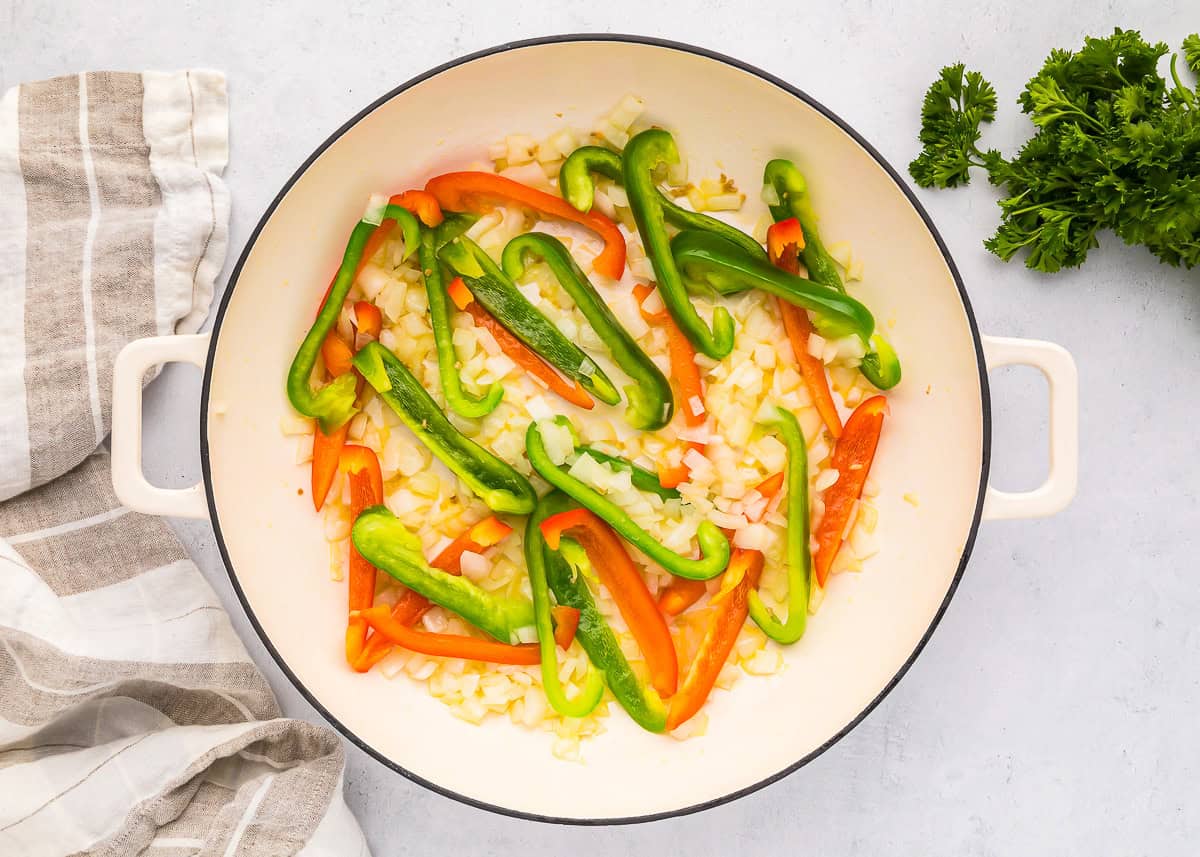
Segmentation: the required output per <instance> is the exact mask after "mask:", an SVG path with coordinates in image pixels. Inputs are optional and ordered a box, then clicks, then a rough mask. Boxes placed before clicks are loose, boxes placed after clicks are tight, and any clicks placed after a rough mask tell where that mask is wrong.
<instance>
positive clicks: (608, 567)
mask: <svg viewBox="0 0 1200 857" xmlns="http://www.w3.org/2000/svg"><path fill="white" fill-rule="evenodd" d="M541 530H542V535H543V536H544V537H545V539H546V544H547V545H549V546H550V549H551V550H557V549H558V546H559V543H560V540H561V539H562V537H563V536H566V537H568V538H571V539H574V540H575V541H577V542H579V544H580V546H581V547H582V548H583V549H584V551H585V552H586V553H587V555H588V558H589V559H590V560H591V561H592V567H593V568H594V569H595V570H596V574H597V576H598V577H599V578H600V583H601V584H603V586H604V587H605V588H606V589H607V590H608V591H609V592H610V593H611V594H612V597H613V600H614V601H616V603H617V609H618V610H620V611H621V616H622V617H623V618H624V619H625V622H626V624H628V625H629V630H630V632H632V634H633V637H634V639H635V640H637V643H638V646H640V647H641V650H642V655H643V656H644V657H645V659H646V666H647V668H648V669H649V671H650V684H651V685H653V687H654V689H655V690H657V691H658V692H659V693H660V694H661V695H662V696H670V695H671V694H673V693H674V692H675V687H676V685H677V684H678V681H679V661H678V658H677V657H676V655H675V644H674V642H673V641H672V640H671V632H670V631H668V630H667V623H666V621H665V620H664V619H663V615H662V613H660V612H659V611H658V605H657V604H655V603H654V596H653V595H651V594H650V590H649V589H647V588H646V581H645V580H643V579H642V573H641V572H640V571H639V570H638V567H637V566H636V565H634V563H633V560H632V559H630V557H629V553H628V552H627V551H626V550H625V546H624V545H623V544H622V543H621V539H620V537H619V536H617V534H616V533H615V532H613V530H612V528H611V527H609V526H608V524H606V523H604V521H602V520H601V519H600V518H599V517H597V516H596V515H595V514H594V513H593V512H590V511H588V510H587V509H572V510H571V511H569V512H561V513H559V514H557V515H551V516H550V517H549V518H547V519H546V520H544V521H543V522H542V526H541Z"/></svg>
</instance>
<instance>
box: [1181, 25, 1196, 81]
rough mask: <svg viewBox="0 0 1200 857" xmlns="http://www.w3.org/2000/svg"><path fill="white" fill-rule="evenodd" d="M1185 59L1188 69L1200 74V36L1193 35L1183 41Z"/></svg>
mask: <svg viewBox="0 0 1200 857" xmlns="http://www.w3.org/2000/svg"><path fill="white" fill-rule="evenodd" d="M1183 58H1184V60H1186V61H1187V65H1188V68H1190V69H1191V70H1192V71H1194V72H1195V73H1196V74H1200V35H1197V34H1196V33H1192V34H1191V35H1190V36H1188V37H1187V38H1186V39H1184V40H1183Z"/></svg>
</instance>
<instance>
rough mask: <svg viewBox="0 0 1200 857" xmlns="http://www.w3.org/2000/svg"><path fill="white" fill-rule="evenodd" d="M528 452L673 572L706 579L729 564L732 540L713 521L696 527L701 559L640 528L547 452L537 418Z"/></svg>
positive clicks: (548, 476) (544, 471)
mask: <svg viewBox="0 0 1200 857" xmlns="http://www.w3.org/2000/svg"><path fill="white" fill-rule="evenodd" d="M558 421H559V422H561V423H563V424H565V425H568V426H569V425H570V421H569V420H567V419H566V417H559V418H558ZM572 432H574V427H572ZM525 452H526V454H527V455H528V456H529V463H530V464H531V465H533V469H534V470H536V471H537V472H538V473H539V474H540V475H541V477H542V478H543V479H545V480H546V481H547V482H549V483H550V484H551V485H553V486H554V487H555V488H558V489H559V490H560V491H562V492H563V493H565V494H567V495H569V496H570V497H571V498H572V499H574V500H575V501H576V502H577V503H579V504H580V505H581V506H583V507H584V508H586V509H588V510H590V511H592V512H594V513H595V514H596V515H598V516H599V517H600V518H601V519H603V520H604V522H605V523H607V524H608V525H609V526H611V527H612V528H613V529H614V530H616V531H617V532H618V533H620V534H621V536H622V538H624V539H625V540H626V541H628V542H629V543H630V544H632V545H633V546H634V547H636V548H637V549H638V550H640V551H641V552H642V553H644V554H646V556H648V557H650V559H651V560H653V561H654V562H656V563H658V564H659V565H660V566H662V567H663V568H664V569H666V570H667V571H669V572H671V573H672V574H676V575H678V576H680V577H690V578H693V579H695V580H707V579H709V578H710V577H716V576H717V575H718V574H720V573H721V572H722V571H723V570H724V569H725V566H726V564H728V562H729V540H728V539H727V538H725V536H724V535H723V534H722V533H721V531H720V530H719V529H717V527H716V525H715V524H713V523H712V522H711V521H702V522H701V523H700V526H699V527H698V528H697V530H696V541H697V542H698V543H699V545H700V559H692V558H691V557H683V556H680V555H679V554H677V553H675V552H674V551H672V550H671V549H669V548H667V547H664V546H663V544H662V543H661V542H659V541H658V539H656V538H655V537H654V536H652V535H651V534H650V533H648V532H646V531H645V530H643V529H642V528H641V527H639V526H638V525H637V524H636V523H635V522H634V520H633V518H631V517H630V516H629V514H628V513H626V512H625V511H624V510H623V509H621V508H620V507H619V506H617V505H616V504H615V503H613V502H612V501H611V500H609V499H607V498H606V497H605V496H604V495H603V494H601V493H600V492H599V491H597V490H596V489H595V488H592V487H591V486H590V485H587V484H585V483H584V482H582V481H581V480H579V479H576V478H575V477H574V476H571V475H570V474H569V473H565V472H563V470H562V469H560V468H559V467H557V466H556V465H555V464H554V461H553V460H552V459H551V458H550V456H549V455H548V454H547V452H546V446H545V443H544V442H543V440H542V433H541V429H540V427H539V426H538V423H537V422H536V421H534V422H531V423H530V424H529V429H528V430H527V431H526V432H525Z"/></svg>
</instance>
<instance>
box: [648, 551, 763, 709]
mask: <svg viewBox="0 0 1200 857" xmlns="http://www.w3.org/2000/svg"><path fill="white" fill-rule="evenodd" d="M762 569H763V555H762V554H761V553H759V552H758V551H755V550H742V549H740V548H735V549H734V551H733V556H732V557H731V558H730V560H729V567H728V568H727V569H725V575H726V576H730V577H731V578H734V579H738V582H737V583H736V584H734V585H733V588H732V589H731V590H730V591H729V592H728V594H726V595H725V597H723V598H721V599H720V600H719V601H717V602H716V604H715V605H714V607H713V613H712V616H711V618H710V619H709V622H708V626H707V627H706V628H705V631H704V637H703V638H702V640H701V641H700V648H699V650H698V651H697V652H696V656H695V657H694V658H693V659H692V662H691V664H690V665H689V666H688V671H687V675H686V676H684V679H683V684H682V685H681V686H680V688H679V692H678V693H677V694H675V696H674V697H673V698H672V699H671V705H670V708H669V710H668V712H667V729H668V730H671V729H675V728H676V727H677V726H679V725H680V724H682V723H684V722H685V721H687V720H689V719H690V718H691V717H692V716H693V715H695V714H696V712H697V711H699V710H700V709H701V708H702V707H703V706H704V702H705V700H707V699H708V695H709V693H711V692H712V689H713V686H714V685H715V684H716V683H717V677H718V676H719V675H720V674H721V670H722V669H724V668H725V662H726V661H728V660H729V653H730V652H731V651H733V646H734V644H735V643H736V642H737V638H738V634H740V633H741V630H742V626H743V625H745V624H746V617H747V616H749V615H750V607H749V597H750V590H751V589H753V588H754V587H755V586H757V585H758V579H759V576H760V575H761V574H762Z"/></svg>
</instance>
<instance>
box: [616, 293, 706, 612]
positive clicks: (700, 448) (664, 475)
mask: <svg viewBox="0 0 1200 857" xmlns="http://www.w3.org/2000/svg"><path fill="white" fill-rule="evenodd" d="M653 291H654V286H651V285H649V284H647V283H638V284H637V285H636V286H634V287H633V296H634V299H635V300H637V303H638V310H639V311H640V312H641V314H642V318H644V319H645V320H646V323H647V324H653V325H656V326H659V327H661V328H663V330H665V331H666V332H667V354H668V356H669V358H670V360H671V378H672V380H674V382H675V392H676V395H678V397H679V400H680V405H679V410H678V411H677V413H681V414H682V415H683V420H684V423H686V424H687V425H689V426H700V425H704V421H705V420H706V419H707V415H706V414H705V411H704V409H703V407H702V408H701V409H700V410H699V411H698V412H697V411H695V410H694V409H693V405H695V403H696V402H701V403H703V401H704V381H703V378H702V376H701V374H700V367H699V366H697V365H696V349H695V348H693V347H692V343H691V342H690V341H689V340H688V338H687V337H686V336H684V335H683V331H682V330H680V329H679V325H677V324H676V323H675V320H674V319H673V318H671V314H670V313H668V312H667V311H666V310H665V309H664V310H660V311H658V312H653V313H652V312H647V311H646V310H645V309H644V308H643V307H642V302H643V301H645V300H646V298H647V297H648V296H649V295H650V293H651V292H653ZM689 449H694V450H696V451H697V452H699V453H700V454H701V455H703V454H704V444H702V443H697V442H695V441H688V443H687V446H686V448H685V450H684V451H685V453H686V451H687V450H689ZM690 475H691V468H689V467H688V466H687V465H686V464H684V463H683V462H682V461H681V462H680V463H679V464H670V463H668V462H666V461H660V462H659V468H658V481H659V484H661V485H662V486H663V487H664V488H674V487H676V486H677V485H679V483H680V482H686V481H687V479H688V477H689V476H690ZM697 597H699V596H697Z"/></svg>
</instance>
